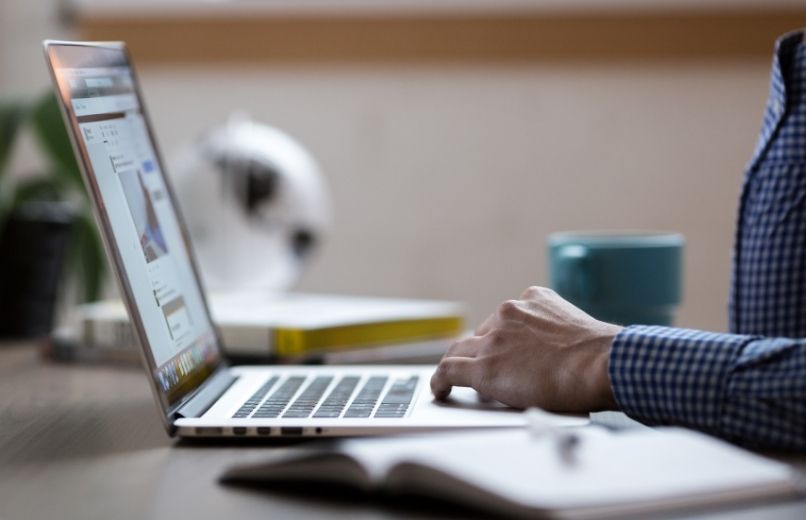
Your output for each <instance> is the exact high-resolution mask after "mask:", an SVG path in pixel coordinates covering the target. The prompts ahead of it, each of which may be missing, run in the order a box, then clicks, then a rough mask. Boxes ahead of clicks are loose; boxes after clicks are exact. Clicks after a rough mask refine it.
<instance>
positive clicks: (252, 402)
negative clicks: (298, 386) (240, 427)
mask: <svg viewBox="0 0 806 520" xmlns="http://www.w3.org/2000/svg"><path fill="white" fill-rule="evenodd" d="M279 379H280V378H279V377H278V376H272V377H270V378H269V380H268V381H266V382H265V383H264V384H263V385H262V386H261V387H260V388H258V389H257V391H256V392H255V393H254V394H252V396H251V397H250V398H249V399H247V400H246V402H245V403H244V404H243V405H241V407H240V408H239V409H238V411H237V412H235V414H234V415H233V416H232V418H233V419H244V418H246V417H249V415H250V414H251V413H252V412H254V411H255V408H257V405H259V404H260V401H262V400H263V398H264V397H266V394H267V393H268V392H269V390H271V388H272V387H273V386H274V385H275V384H277V381H278V380H279Z"/></svg>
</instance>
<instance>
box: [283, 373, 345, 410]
mask: <svg viewBox="0 0 806 520" xmlns="http://www.w3.org/2000/svg"><path fill="white" fill-rule="evenodd" d="M332 381H333V376H319V377H317V378H316V379H314V380H313V381H311V383H310V384H309V385H308V387H307V388H306V389H305V390H303V391H302V393H301V394H300V395H299V397H297V399H296V400H295V401H294V402H293V403H291V406H289V407H288V410H287V411H286V412H285V413H284V414H283V418H284V419H286V418H291V419H302V418H306V417H308V416H310V415H311V413H312V412H313V410H314V408H316V405H318V404H319V400H320V399H321V398H322V396H323V395H324V393H325V390H327V387H328V386H330V383H331V382H332Z"/></svg>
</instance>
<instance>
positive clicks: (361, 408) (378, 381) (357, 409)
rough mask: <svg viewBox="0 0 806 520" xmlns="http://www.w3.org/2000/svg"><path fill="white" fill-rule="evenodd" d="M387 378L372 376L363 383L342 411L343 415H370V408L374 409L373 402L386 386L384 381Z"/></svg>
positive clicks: (376, 400)
mask: <svg viewBox="0 0 806 520" xmlns="http://www.w3.org/2000/svg"><path fill="white" fill-rule="evenodd" d="M388 379H389V378H388V377H386V376H372V377H370V378H369V379H368V380H367V382H366V383H364V386H363V388H361V391H360V392H358V395H357V396H355V399H353V402H352V404H350V407H349V408H347V411H346V412H344V417H351V418H360V417H370V416H371V415H372V410H374V409H375V403H377V402H378V398H379V397H380V396H381V392H382V391H383V388H384V387H385V386H386V381H387V380H388Z"/></svg>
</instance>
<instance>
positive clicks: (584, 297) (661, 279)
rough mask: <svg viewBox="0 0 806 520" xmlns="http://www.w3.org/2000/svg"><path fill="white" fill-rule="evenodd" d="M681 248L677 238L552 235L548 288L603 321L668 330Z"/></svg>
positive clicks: (652, 234) (664, 235)
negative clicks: (662, 326) (658, 327)
mask: <svg viewBox="0 0 806 520" xmlns="http://www.w3.org/2000/svg"><path fill="white" fill-rule="evenodd" d="M684 243H685V240H684V238H683V236H682V235H680V234H678V233H658V232H648V231H567V232H559V233H553V234H552V235H550V236H549V238H548V247H549V275H550V280H551V282H550V283H551V287H552V288H553V289H554V290H555V291H557V293H559V294H560V295H561V296H562V297H563V298H565V299H567V300H568V301H570V302H571V303H573V304H574V305H576V306H577V307H579V308H581V309H582V310H584V311H585V312H587V313H588V314H590V315H592V316H594V317H595V318H597V319H600V320H603V321H607V322H611V323H619V324H622V325H628V324H639V323H640V324H647V325H671V324H672V323H673V322H674V315H675V311H676V309H677V307H678V305H679V304H680V301H681V294H682V289H681V286H682V280H683V274H682V273H683V245H684Z"/></svg>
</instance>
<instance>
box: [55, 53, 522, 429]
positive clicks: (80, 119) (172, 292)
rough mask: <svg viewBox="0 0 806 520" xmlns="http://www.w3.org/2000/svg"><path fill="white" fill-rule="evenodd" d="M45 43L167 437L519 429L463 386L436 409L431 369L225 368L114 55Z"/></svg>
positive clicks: (127, 78) (507, 414)
mask: <svg viewBox="0 0 806 520" xmlns="http://www.w3.org/2000/svg"><path fill="white" fill-rule="evenodd" d="M44 47H45V55H46V59H47V63H48V65H49V67H50V71H51V76H52V79H53V83H54V86H55V89H56V92H57V95H58V98H59V100H60V105H61V109H62V115H63V117H64V121H65V124H66V126H67V128H68V133H69V134H70V137H71V140H72V144H73V149H74V152H75V154H76V158H77V160H78V163H79V165H80V167H81V170H82V173H83V176H84V181H85V184H86V187H87V190H88V192H89V194H90V199H91V201H92V206H93V212H94V214H95V218H96V221H97V224H98V226H99V227H100V231H101V236H102V239H103V242H104V246H105V249H106V252H107V255H108V257H109V260H110V263H111V265H112V266H113V269H114V271H115V275H116V278H117V280H118V283H119V287H120V291H121V294H122V295H123V300H124V302H125V303H126V307H127V310H128V313H129V317H130V319H131V322H132V325H133V326H134V329H135V331H136V334H137V338H138V341H139V344H140V347H141V353H142V359H143V363H144V365H145V368H146V370H147V372H148V375H149V378H148V380H149V383H150V386H151V389H152V391H153V394H154V398H155V400H156V402H157V405H158V409H159V412H160V414H161V417H162V420H163V423H164V425H165V428H166V430H167V431H168V433H169V434H170V435H172V436H173V435H176V436H180V437H277V436H311V437H316V436H347V435H351V436H352V435H376V434H386V433H401V432H409V431H412V432H413V431H429V430H440V429H458V428H492V427H515V426H523V425H524V424H525V419H524V415H523V414H522V413H520V412H519V411H518V410H514V409H510V408H507V407H504V406H503V405H500V404H498V403H488V402H484V401H482V400H479V399H478V396H477V395H476V394H475V392H474V391H473V390H471V389H467V388H457V389H455V390H454V392H453V394H452V400H451V401H449V402H446V403H442V402H436V401H435V400H434V399H433V396H432V394H431V391H430V386H429V380H430V377H431V374H432V373H433V371H434V367H433V366H388V365H387V366H380V365H379V366H366V365H360V366H290V365H268V366H230V365H229V364H228V363H227V360H226V359H224V356H223V354H222V344H221V340H220V337H219V334H218V332H217V331H216V328H215V327H214V326H213V323H212V321H211V318H210V311H209V308H208V305H207V301H206V300H205V294H204V291H203V289H202V286H201V283H200V278H199V272H198V269H197V267H196V261H195V260H194V256H193V251H192V247H191V244H190V237H189V235H188V233H187V230H186V228H185V226H184V225H183V221H182V218H181V216H180V213H179V208H178V207H177V204H176V197H175V196H174V193H173V191H172V189H171V186H170V184H169V182H168V179H167V178H166V175H165V170H164V168H163V162H162V160H161V159H160V155H159V153H158V151H157V146H156V141H155V139H154V136H153V133H152V131H151V126H150V124H149V120H148V117H147V116H146V110H145V106H144V104H143V97H142V96H141V93H140V87H139V85H138V82H137V76H136V74H135V71H134V68H133V66H132V63H131V60H130V57H129V54H128V52H127V50H126V46H125V45H124V44H123V43H85V42H59V41H46V42H44Z"/></svg>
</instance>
